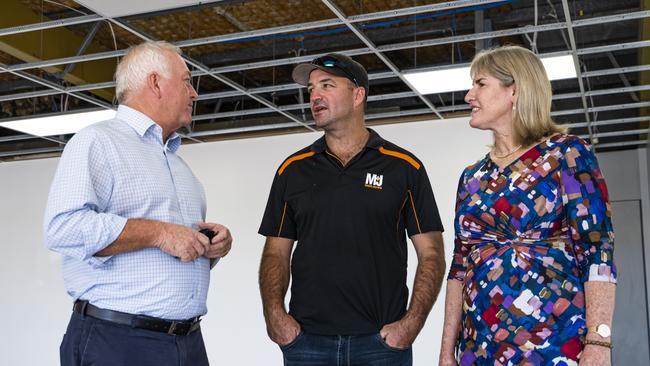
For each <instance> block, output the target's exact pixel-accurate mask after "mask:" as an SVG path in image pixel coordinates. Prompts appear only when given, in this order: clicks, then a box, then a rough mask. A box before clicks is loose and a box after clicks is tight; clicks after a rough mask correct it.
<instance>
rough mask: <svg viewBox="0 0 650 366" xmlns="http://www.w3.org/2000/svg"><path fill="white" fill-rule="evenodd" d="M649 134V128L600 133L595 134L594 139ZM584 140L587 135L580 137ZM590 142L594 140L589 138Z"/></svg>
mask: <svg viewBox="0 0 650 366" xmlns="http://www.w3.org/2000/svg"><path fill="white" fill-rule="evenodd" d="M647 133H648V129H647V128H641V129H638V130H627V131H613V132H599V133H596V134H594V135H593V136H594V138H596V139H600V138H603V137H618V136H630V135H646V134H647ZM580 137H582V138H586V137H587V136H586V135H580ZM589 140H591V141H593V138H591V137H589Z"/></svg>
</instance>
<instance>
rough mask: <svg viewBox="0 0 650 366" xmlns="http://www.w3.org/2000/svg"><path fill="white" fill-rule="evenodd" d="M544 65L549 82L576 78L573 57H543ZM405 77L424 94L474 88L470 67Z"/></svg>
mask: <svg viewBox="0 0 650 366" xmlns="http://www.w3.org/2000/svg"><path fill="white" fill-rule="evenodd" d="M542 64H544V68H545V69H546V74H547V75H548V78H549V80H560V79H570V78H575V77H576V68H575V66H574V63H573V57H572V56H571V55H564V56H553V57H543V58H542ZM404 77H405V78H406V80H408V81H409V83H411V85H413V87H414V88H415V89H416V90H417V91H419V92H420V93H422V94H436V93H447V92H453V91H464V90H469V89H470V88H471V87H472V79H471V77H470V75H469V66H462V67H453V68H448V69H443V70H433V71H421V72H411V73H407V74H404Z"/></svg>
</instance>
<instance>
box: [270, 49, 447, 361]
mask: <svg viewBox="0 0 650 366" xmlns="http://www.w3.org/2000/svg"><path fill="white" fill-rule="evenodd" d="M292 76H293V79H294V80H295V81H296V82H297V83H299V84H302V85H306V86H307V87H308V89H309V93H310V105H311V111H312V114H313V116H314V120H315V122H316V126H317V127H319V128H321V129H322V130H323V131H325V135H324V136H323V137H322V138H320V139H319V140H317V141H316V142H314V143H313V144H312V145H311V146H308V147H306V148H304V149H302V150H300V151H298V152H296V153H295V154H293V155H291V156H290V157H288V158H287V159H286V160H285V161H284V162H283V163H282V164H281V165H280V167H279V168H278V170H277V173H276V175H275V179H274V181H273V185H272V187H271V193H270V195H269V200H268V203H267V206H266V211H265V213H264V218H263V220H262V224H261V226H260V230H259V233H260V234H262V235H265V236H266V244H265V247H264V253H263V255H262V262H261V265H260V290H261V294H262V302H263V305H264V316H265V318H266V326H267V331H268V334H269V336H270V338H271V340H273V341H274V342H275V343H277V344H278V345H280V348H281V349H282V352H283V354H284V362H285V365H390V366H400V365H411V364H412V358H413V357H412V353H411V344H412V343H413V341H414V340H415V337H416V336H417V334H418V333H419V332H420V330H421V329H422V327H423V326H424V322H425V320H426V318H427V315H428V314H429V311H430V310H431V307H432V305H433V303H434V301H435V299H436V297H437V295H438V292H439V290H440V285H441V283H442V279H443V276H444V272H445V260H444V250H443V243H442V235H441V231H442V230H443V229H442V224H441V223H440V217H439V215H438V210H437V208H436V203H435V200H434V197H433V192H432V190H431V185H430V183H429V179H428V177H427V173H426V171H425V169H424V166H423V165H422V163H421V162H420V161H419V160H418V159H417V158H416V157H415V156H413V155H412V154H411V153H409V152H408V151H406V150H404V149H401V148H400V147H398V146H396V145H394V144H392V143H390V142H388V141H386V140H384V139H382V138H381V137H380V136H379V135H378V134H377V133H376V132H374V131H373V130H370V129H368V128H366V127H365V123H364V109H365V103H366V98H367V94H368V75H367V73H366V71H365V69H364V68H363V66H361V65H360V64H359V63H357V62H355V61H353V60H352V59H351V58H349V57H347V56H343V55H339V54H330V55H327V56H324V57H320V58H317V59H315V60H314V61H312V62H311V63H306V64H300V65H298V66H297V67H296V68H295V69H294V71H293V74H292ZM407 232H408V235H409V236H410V238H411V241H412V242H413V245H414V246H415V250H416V252H417V256H418V267H417V272H416V276H415V282H414V284H413V294H412V296H411V302H410V305H409V306H408V310H407V302H408V287H407V286H406V272H407V270H406V269H407V243H406V233H407ZM294 241H297V244H296V248H295V251H294V253H293V259H292V260H290V258H291V251H292V248H293V244H294ZM290 264H291V276H292V278H293V282H292V285H291V301H290V306H289V309H290V310H289V313H287V311H286V310H285V306H284V297H285V294H286V291H287V287H288V285H289V278H290V270H289V265H290Z"/></svg>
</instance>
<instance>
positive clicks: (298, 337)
mask: <svg viewBox="0 0 650 366" xmlns="http://www.w3.org/2000/svg"><path fill="white" fill-rule="evenodd" d="M303 336H304V333H303V332H302V330H301V331H300V333H298V335H297V336H296V338H294V339H293V340H292V341H291V342H289V343H287V344H285V345H283V346H280V345H278V346H279V347H280V349H281V350H282V351H283V352H284V351H287V350H289V349H290V348H292V347H293V346H295V345H296V343H298V341H299V340H300V339H301V338H302V337H303Z"/></svg>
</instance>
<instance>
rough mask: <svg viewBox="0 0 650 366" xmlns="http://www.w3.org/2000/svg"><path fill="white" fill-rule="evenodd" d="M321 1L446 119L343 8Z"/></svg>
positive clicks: (430, 106)
mask: <svg viewBox="0 0 650 366" xmlns="http://www.w3.org/2000/svg"><path fill="white" fill-rule="evenodd" d="M321 1H322V2H323V4H325V6H327V7H328V8H329V9H330V10H331V11H332V12H333V13H334V15H336V16H337V17H338V18H339V19H341V21H342V22H343V23H345V25H346V26H347V27H348V28H350V30H351V31H352V32H353V33H354V34H356V35H357V37H359V39H360V40H361V41H362V42H363V43H364V44H365V45H366V46H368V48H370V50H372V52H373V53H374V54H375V56H377V57H378V58H379V59H380V60H381V61H382V62H383V63H384V64H385V65H386V66H388V68H389V69H391V71H393V73H395V75H396V76H397V77H398V78H399V79H400V80H402V82H403V83H404V84H406V86H408V87H409V89H411V90H412V91H413V92H414V93H415V94H416V95H417V96H418V98H420V100H421V101H422V102H423V103H424V104H425V105H426V106H427V107H429V108H430V109H431V111H432V112H433V113H435V114H436V116H438V118H440V119H444V117H443V116H442V114H440V112H438V111H437V110H436V107H435V106H434V105H433V103H431V101H430V100H429V99H427V97H425V96H424V95H422V93H420V92H419V91H418V90H417V89H416V88H415V87H414V86H413V85H412V84H411V83H410V82H409V81H408V80H407V79H406V78H405V77H404V75H403V74H402V72H401V71H400V70H399V69H398V68H397V66H395V64H394V63H393V62H392V61H391V60H389V59H388V57H386V56H385V55H384V54H383V53H381V52H379V50H378V49H377V46H376V45H375V44H374V43H373V42H372V41H371V40H370V39H368V37H366V35H365V34H363V32H361V30H360V29H359V28H357V26H356V25H354V24H352V23H351V22H350V21H349V20H348V19H347V18H346V16H345V14H343V11H341V9H339V8H338V7H337V6H336V5H334V3H332V2H331V1H329V0H321ZM367 92H368V90H366V93H367Z"/></svg>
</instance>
